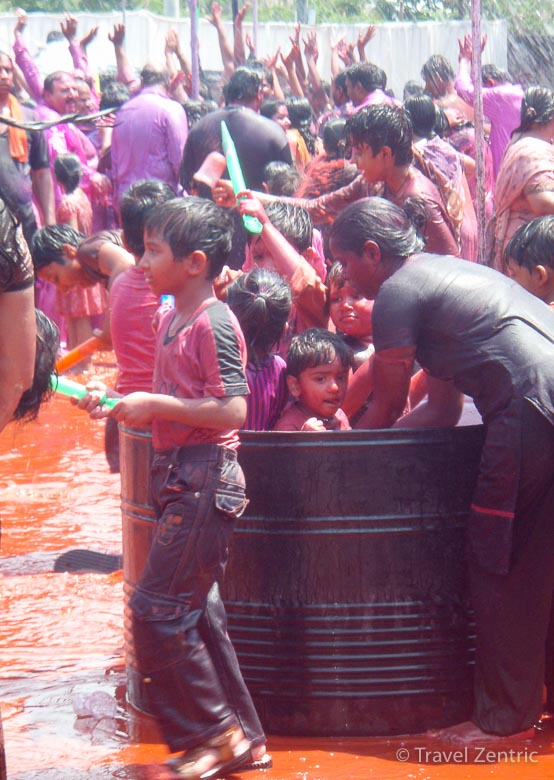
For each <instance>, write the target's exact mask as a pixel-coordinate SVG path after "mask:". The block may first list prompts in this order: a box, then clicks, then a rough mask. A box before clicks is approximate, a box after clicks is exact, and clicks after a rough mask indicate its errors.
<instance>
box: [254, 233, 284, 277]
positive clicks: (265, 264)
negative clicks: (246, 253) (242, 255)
mask: <svg viewBox="0 0 554 780" xmlns="http://www.w3.org/2000/svg"><path fill="white" fill-rule="evenodd" d="M250 254H251V256H252V265H253V266H254V268H265V269H266V270H267V271H274V272H275V273H279V271H278V270H277V268H276V267H275V262H274V260H273V257H272V255H271V252H269V250H268V249H267V247H266V245H265V244H264V240H263V238H262V237H261V236H260V235H258V236H253V237H252V239H251V241H250Z"/></svg>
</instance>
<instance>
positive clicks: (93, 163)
mask: <svg viewBox="0 0 554 780" xmlns="http://www.w3.org/2000/svg"><path fill="white" fill-rule="evenodd" d="M13 50H14V53H15V61H16V63H17V64H18V65H19V67H20V68H21V70H22V71H23V75H24V76H25V79H26V81H27V84H28V85H29V89H30V91H31V94H32V96H33V97H34V98H35V100H37V106H36V108H35V111H36V113H37V115H38V116H39V118H40V119H42V120H43V121H44V122H51V121H55V120H56V119H59V117H60V115H59V114H58V112H57V111H54V110H53V109H52V108H50V107H49V106H47V105H46V103H45V102H44V100H43V99H42V93H43V81H42V78H41V76H40V74H39V72H38V68H37V66H36V65H35V63H34V61H33V59H32V57H31V55H30V54H29V51H28V50H27V48H26V46H25V44H24V43H23V41H22V39H21V36H16V40H15V43H14V47H13ZM44 133H45V135H46V140H47V144H48V155H49V157H50V169H51V171H52V179H53V181H54V195H55V200H56V205H58V204H59V202H60V200H61V199H62V197H63V195H64V190H63V188H62V187H61V186H60V185H59V184H58V182H57V181H56V178H55V176H54V161H55V159H56V157H57V156H58V155H59V154H67V153H68V152H69V153H71V154H76V155H77V157H78V158H79V160H80V161H81V166H82V168H83V178H82V180H81V187H82V188H83V190H84V191H85V194H86V195H87V196H88V197H89V198H90V197H91V195H92V182H91V180H92V177H93V176H94V174H95V173H96V167H97V165H98V157H97V155H96V149H95V148H94V145H93V144H92V143H91V142H90V141H89V139H88V138H87V137H86V135H85V134H84V133H83V132H81V130H79V128H78V127H76V126H75V125H74V124H72V123H66V124H60V125H54V126H53V127H49V128H47V129H46V130H45V131H44Z"/></svg>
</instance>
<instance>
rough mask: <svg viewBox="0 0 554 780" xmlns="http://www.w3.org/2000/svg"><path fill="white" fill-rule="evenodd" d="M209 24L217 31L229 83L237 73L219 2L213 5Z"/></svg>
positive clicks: (224, 69) (225, 75) (224, 72)
mask: <svg viewBox="0 0 554 780" xmlns="http://www.w3.org/2000/svg"><path fill="white" fill-rule="evenodd" d="M207 19H208V21H209V23H210V24H211V25H213V26H214V27H215V29H216V30H217V39H218V41H219V51H220V52H221V62H222V64H223V78H224V80H225V81H229V79H230V78H231V76H232V75H233V73H234V71H235V63H234V58H233V49H232V48H231V44H230V43H229V39H228V38H227V34H226V33H225V27H224V25H223V18H222V8H221V6H220V5H219V3H218V2H217V0H214V2H213V3H212V5H211V15H210V16H208V17H207Z"/></svg>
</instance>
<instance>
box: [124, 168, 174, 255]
mask: <svg viewBox="0 0 554 780" xmlns="http://www.w3.org/2000/svg"><path fill="white" fill-rule="evenodd" d="M174 197H175V192H174V190H173V189H172V188H171V187H170V186H169V184H166V183H165V182H163V181H159V179H143V180H142V181H136V182H134V184H131V186H130V187H129V189H128V190H127V191H126V192H125V194H124V195H123V196H122V198H121V200H120V202H119V213H120V216H121V227H122V228H123V233H124V236H125V244H126V246H127V248H128V249H129V251H130V252H131V254H133V255H134V256H135V257H137V258H138V257H141V255H143V254H144V223H145V221H146V218H147V217H148V215H149V214H150V212H151V211H152V209H154V208H155V207H156V206H159V205H160V204H161V203H165V202H166V201H167V200H171V199H172V198H174Z"/></svg>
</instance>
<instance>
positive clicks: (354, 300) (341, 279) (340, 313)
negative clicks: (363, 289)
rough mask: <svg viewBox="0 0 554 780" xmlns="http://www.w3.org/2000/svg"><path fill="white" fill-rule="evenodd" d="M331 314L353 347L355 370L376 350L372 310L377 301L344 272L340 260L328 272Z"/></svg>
mask: <svg viewBox="0 0 554 780" xmlns="http://www.w3.org/2000/svg"><path fill="white" fill-rule="evenodd" d="M326 282H327V290H328V307H329V316H330V317H331V321H332V323H333V325H334V326H335V328H336V329H337V333H338V334H339V335H340V336H341V338H342V339H343V340H344V342H345V343H346V344H348V346H349V347H350V349H351V350H352V354H353V368H354V371H355V370H356V369H357V368H359V366H361V365H362V363H365V361H366V360H368V359H369V358H370V357H371V355H373V353H374V352H375V348H374V346H373V329H372V327H371V314H372V312H373V301H371V300H369V299H368V298H364V296H363V295H362V294H361V293H360V292H358V290H357V289H356V288H355V287H354V286H353V284H352V282H350V281H349V280H348V279H347V278H346V277H345V275H344V270H343V267H342V265H341V264H340V263H333V265H332V266H331V270H330V271H329V273H328V274H327V280H326Z"/></svg>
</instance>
